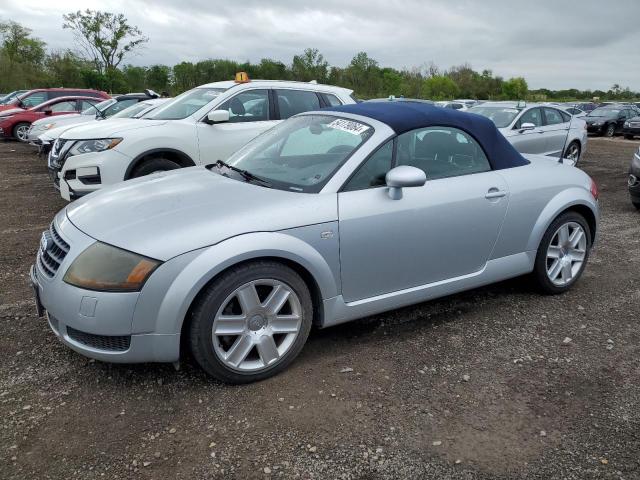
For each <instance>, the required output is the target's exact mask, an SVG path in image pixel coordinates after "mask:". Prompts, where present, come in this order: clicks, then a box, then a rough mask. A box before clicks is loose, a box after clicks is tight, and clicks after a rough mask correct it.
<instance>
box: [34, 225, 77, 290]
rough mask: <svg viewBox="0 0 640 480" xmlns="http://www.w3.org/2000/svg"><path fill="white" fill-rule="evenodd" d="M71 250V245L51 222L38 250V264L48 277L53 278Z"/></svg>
mask: <svg viewBox="0 0 640 480" xmlns="http://www.w3.org/2000/svg"><path fill="white" fill-rule="evenodd" d="M69 248H70V247H69V244H68V243H67V242H65V241H64V240H63V239H62V237H61V236H60V234H59V233H58V230H56V226H55V225H54V222H51V226H50V227H49V230H46V231H45V232H44V233H43V234H42V242H41V243H40V249H39V250H38V263H39V264H40V267H41V270H42V271H43V272H44V274H45V275H46V276H48V277H49V278H52V277H53V276H54V275H55V274H56V272H57V271H58V269H59V268H60V264H61V263H62V261H63V260H64V257H66V256H67V253H69Z"/></svg>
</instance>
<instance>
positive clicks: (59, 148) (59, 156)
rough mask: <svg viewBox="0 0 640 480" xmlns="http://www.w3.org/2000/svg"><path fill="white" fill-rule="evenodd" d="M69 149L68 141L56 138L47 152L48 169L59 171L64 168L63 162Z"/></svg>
mask: <svg viewBox="0 0 640 480" xmlns="http://www.w3.org/2000/svg"><path fill="white" fill-rule="evenodd" d="M69 147H71V143H70V141H69V140H64V139H62V138H57V139H56V141H55V142H53V147H51V151H50V152H49V167H50V168H54V169H58V170H59V169H61V168H62V167H63V166H64V162H65V160H66V159H67V153H68V150H69Z"/></svg>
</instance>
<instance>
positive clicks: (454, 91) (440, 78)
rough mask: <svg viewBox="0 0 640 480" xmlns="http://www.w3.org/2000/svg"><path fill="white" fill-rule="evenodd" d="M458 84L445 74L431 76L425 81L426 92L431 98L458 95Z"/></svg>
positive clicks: (440, 98) (449, 97) (444, 98)
mask: <svg viewBox="0 0 640 480" xmlns="http://www.w3.org/2000/svg"><path fill="white" fill-rule="evenodd" d="M459 92H460V89H459V88H458V85H456V82H454V81H453V80H452V79H451V78H449V77H447V76H445V75H436V76H433V77H429V78H427V79H426V80H425V81H424V94H425V95H426V97H427V98H429V99H431V100H447V99H452V98H454V97H457V96H458V94H459Z"/></svg>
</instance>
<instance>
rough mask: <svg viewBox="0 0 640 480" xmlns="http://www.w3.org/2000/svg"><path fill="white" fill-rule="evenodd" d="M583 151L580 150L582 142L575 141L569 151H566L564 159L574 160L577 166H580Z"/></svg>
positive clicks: (570, 145) (568, 148)
mask: <svg viewBox="0 0 640 480" xmlns="http://www.w3.org/2000/svg"><path fill="white" fill-rule="evenodd" d="M581 152H582V149H581V148H580V142H578V141H577V140H574V141H573V142H571V143H570V144H569V146H568V147H567V149H566V150H565V151H564V155H563V158H566V159H569V160H573V161H574V162H575V165H578V161H579V160H580V153H581Z"/></svg>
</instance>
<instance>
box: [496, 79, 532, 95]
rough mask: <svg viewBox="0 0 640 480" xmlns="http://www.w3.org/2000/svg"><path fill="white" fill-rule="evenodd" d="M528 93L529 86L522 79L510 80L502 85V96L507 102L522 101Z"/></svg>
mask: <svg viewBox="0 0 640 480" xmlns="http://www.w3.org/2000/svg"><path fill="white" fill-rule="evenodd" d="M528 93H529V86H528V85H527V81H526V80H525V79H524V78H522V77H515V78H510V79H509V80H507V81H506V82H504V83H503V84H502V95H503V96H504V97H505V98H506V99H508V100H523V99H525V98H526V97H527V94H528Z"/></svg>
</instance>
